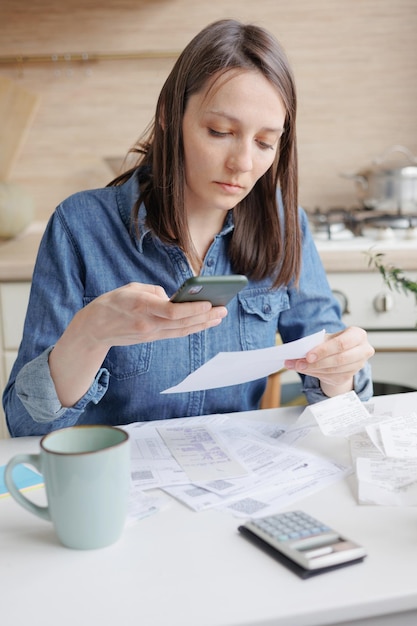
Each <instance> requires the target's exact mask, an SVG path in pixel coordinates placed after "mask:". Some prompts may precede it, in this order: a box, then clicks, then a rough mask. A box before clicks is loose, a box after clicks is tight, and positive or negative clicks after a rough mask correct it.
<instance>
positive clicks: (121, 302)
mask: <svg viewBox="0 0 417 626" xmlns="http://www.w3.org/2000/svg"><path fill="white" fill-rule="evenodd" d="M226 315H227V309H226V307H223V306H219V307H213V306H212V305H211V303H209V302H184V303H175V304H174V303H173V302H171V301H170V300H169V298H168V296H167V294H166V293H165V290H164V289H163V288H162V287H159V286H155V285H147V284H142V283H129V284H128V285H125V286H123V287H119V288H118V289H115V290H113V291H109V292H107V293H105V294H103V295H101V296H99V297H97V298H95V299H94V300H93V301H92V302H90V303H89V304H88V305H87V306H86V307H84V308H83V309H81V310H80V311H78V312H77V313H76V314H75V315H74V317H73V319H72V321H71V322H70V324H69V325H68V327H67V329H66V330H65V331H64V333H63V334H62V336H61V337H60V339H59V340H58V341H57V343H56V344H55V347H54V349H53V350H52V351H51V353H50V355H49V369H50V372H51V376H52V380H53V381H54V384H55V389H56V392H57V395H58V398H59V400H60V402H61V405H62V406H65V407H69V406H73V405H74V404H75V403H76V402H77V401H78V400H79V399H80V398H82V397H83V396H84V394H85V393H86V392H87V391H88V389H89V387H90V385H91V383H92V382H93V380H94V378H95V376H96V374H97V372H98V370H99V369H100V367H101V365H102V363H103V361H104V359H105V357H106V354H107V352H108V351H109V350H110V348H111V347H112V346H127V345H133V344H137V343H145V342H148V341H157V340H158V339H170V338H175V337H185V336H186V335H190V334H192V333H196V332H199V331H201V330H206V329H208V328H211V327H213V326H217V325H218V324H220V322H221V321H222V319H223V318H224V317H225V316H226Z"/></svg>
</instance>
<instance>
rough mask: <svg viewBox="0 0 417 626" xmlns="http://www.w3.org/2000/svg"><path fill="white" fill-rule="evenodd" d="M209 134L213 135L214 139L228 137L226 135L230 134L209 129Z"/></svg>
mask: <svg viewBox="0 0 417 626" xmlns="http://www.w3.org/2000/svg"><path fill="white" fill-rule="evenodd" d="M208 132H209V135H212V137H226V135H228V134H229V133H222V132H220V131H219V130H214V128H209V129H208Z"/></svg>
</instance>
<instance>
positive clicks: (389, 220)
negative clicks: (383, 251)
mask: <svg viewBox="0 0 417 626" xmlns="http://www.w3.org/2000/svg"><path fill="white" fill-rule="evenodd" d="M307 214H308V218H309V220H310V225H311V228H312V231H313V233H314V236H315V237H316V238H318V239H328V240H332V239H349V238H353V237H359V236H367V237H371V238H373V239H394V238H397V237H400V238H407V239H415V238H417V214H389V213H384V212H382V211H378V210H376V209H363V208H351V209H345V208H341V207H333V208H329V209H327V210H322V209H319V208H316V209H315V210H314V211H313V212H309V211H308V210H307Z"/></svg>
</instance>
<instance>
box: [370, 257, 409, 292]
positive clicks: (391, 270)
mask: <svg viewBox="0 0 417 626" xmlns="http://www.w3.org/2000/svg"><path fill="white" fill-rule="evenodd" d="M366 254H367V255H368V257H369V260H368V267H373V268H375V269H377V270H378V271H379V273H380V274H381V276H382V278H383V280H384V282H385V284H386V285H387V286H388V287H389V288H390V289H392V290H394V289H395V290H396V291H400V292H401V291H402V292H403V293H405V294H409V293H411V294H414V297H415V300H416V304H417V282H416V281H415V280H411V279H410V278H409V277H407V276H406V275H405V273H404V270H402V269H401V268H399V267H395V265H392V264H385V263H384V262H383V258H384V256H385V254H384V253H382V252H378V253H374V252H372V251H368V252H367V253H366Z"/></svg>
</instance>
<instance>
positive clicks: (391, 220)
mask: <svg viewBox="0 0 417 626" xmlns="http://www.w3.org/2000/svg"><path fill="white" fill-rule="evenodd" d="M362 224H365V225H366V226H372V227H373V228H394V229H398V230H407V229H408V228H414V227H415V226H417V215H386V214H385V215H375V216H372V217H365V218H364V220H363V222H362Z"/></svg>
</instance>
